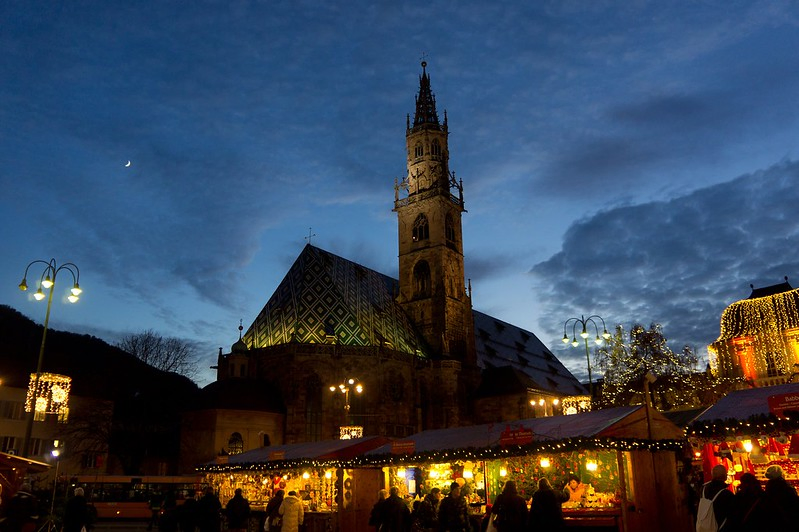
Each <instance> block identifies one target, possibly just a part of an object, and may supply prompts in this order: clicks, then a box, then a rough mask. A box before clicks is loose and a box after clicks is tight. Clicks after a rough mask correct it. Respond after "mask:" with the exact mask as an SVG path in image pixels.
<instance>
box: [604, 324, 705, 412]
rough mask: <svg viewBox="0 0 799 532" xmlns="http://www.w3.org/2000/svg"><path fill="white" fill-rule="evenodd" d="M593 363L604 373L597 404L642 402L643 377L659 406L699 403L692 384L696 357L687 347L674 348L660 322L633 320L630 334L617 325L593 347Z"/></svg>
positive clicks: (695, 374) (654, 401) (669, 406)
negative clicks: (650, 380) (650, 379)
mask: <svg viewBox="0 0 799 532" xmlns="http://www.w3.org/2000/svg"><path fill="white" fill-rule="evenodd" d="M595 365H596V367H598V368H599V369H600V371H601V372H602V373H603V374H604V382H603V387H602V392H601V396H600V400H599V402H600V405H601V406H604V407H609V406H622V405H631V404H640V403H643V402H644V377H645V375H646V374H647V373H650V374H652V375H653V376H655V377H656V379H657V380H656V381H655V382H654V383H653V384H652V385H651V387H650V389H651V392H652V400H653V404H654V405H655V406H656V407H657V408H658V409H660V410H670V409H672V408H676V407H681V406H698V404H700V399H699V398H698V396H697V393H696V390H695V385H696V382H695V381H696V379H697V377H698V374H697V371H696V365H697V358H696V355H694V353H693V351H692V350H691V348H690V347H688V346H685V347H684V348H683V349H682V350H681V351H679V352H674V351H673V350H672V349H671V348H670V347H669V346H668V343H667V340H666V337H665V336H664V335H663V331H662V327H661V326H660V324H656V323H653V324H651V325H650V326H649V328H648V329H647V328H645V327H643V326H642V325H640V324H635V325H633V326H632V328H631V329H630V332H629V335H627V334H626V333H625V331H624V327H623V326H621V325H617V326H616V329H615V331H614V334H613V336H611V338H610V339H609V340H608V341H607V342H606V343H605V345H604V346H603V347H601V348H599V349H597V351H596V362H595Z"/></svg>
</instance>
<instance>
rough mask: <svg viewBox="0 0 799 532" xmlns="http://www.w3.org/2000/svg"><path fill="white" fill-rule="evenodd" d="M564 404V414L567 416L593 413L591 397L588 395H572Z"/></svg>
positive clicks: (565, 398)
mask: <svg viewBox="0 0 799 532" xmlns="http://www.w3.org/2000/svg"><path fill="white" fill-rule="evenodd" d="M562 402H563V413H564V414H565V415H567V416H569V415H573V414H579V413H581V412H590V411H591V397H590V396H588V395H570V396H568V397H564V398H563V401H562Z"/></svg>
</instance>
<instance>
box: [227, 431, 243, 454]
mask: <svg viewBox="0 0 799 532" xmlns="http://www.w3.org/2000/svg"><path fill="white" fill-rule="evenodd" d="M227 452H228V454H241V453H243V452H244V438H242V437H241V434H239V433H238V432H234V433H233V434H231V435H230V438H229V439H228V441H227Z"/></svg>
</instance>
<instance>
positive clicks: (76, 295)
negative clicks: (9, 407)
mask: <svg viewBox="0 0 799 532" xmlns="http://www.w3.org/2000/svg"><path fill="white" fill-rule="evenodd" d="M35 265H43V269H42V273H41V275H40V276H39V287H38V289H37V290H36V292H35V293H34V294H33V298H34V299H36V300H37V301H41V300H42V299H44V298H45V297H47V312H46V313H45V316H44V329H43V331H42V343H41V345H40V346H39V360H38V362H37V363H36V376H35V378H34V382H33V392H32V395H31V400H30V403H28V404H26V407H27V406H29V407H30V409H29V410H28V417H27V419H26V423H25V439H24V440H23V442H22V453H21V454H22V456H23V457H25V458H27V457H28V454H29V452H30V441H31V433H32V432H33V420H34V417H35V416H36V400H37V393H38V391H39V379H40V377H41V374H42V361H43V360H44V345H45V341H46V340H47V326H48V324H49V323H50V308H51V306H52V304H53V289H54V288H55V284H56V278H57V277H58V274H59V273H61V272H63V271H67V272H69V273H70V275H71V276H72V288H70V290H69V295H68V296H67V300H68V301H69V302H70V303H77V301H78V299H80V294H81V293H82V292H83V290H81V288H80V270H79V269H78V267H77V266H76V265H75V264H73V263H71V262H66V263H64V264H61V265H60V266H59V265H58V263H57V262H56V260H55V259H50V261H49V262H48V261H45V260H34V261H32V262H30V263H29V264H28V266H27V267H26V268H25V274H24V275H23V276H22V282H20V283H19V289H20V290H22V291H23V292H24V291H26V290H27V289H28V271H29V270H30V268H31V266H35ZM42 288H44V289H45V290H48V291H49V292H48V294H47V295H46V296H45V293H44V291H42Z"/></svg>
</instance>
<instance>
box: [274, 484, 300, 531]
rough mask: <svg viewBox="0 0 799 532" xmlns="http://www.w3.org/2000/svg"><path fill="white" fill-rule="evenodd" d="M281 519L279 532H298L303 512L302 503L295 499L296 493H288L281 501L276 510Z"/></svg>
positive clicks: (297, 498)
mask: <svg viewBox="0 0 799 532" xmlns="http://www.w3.org/2000/svg"><path fill="white" fill-rule="evenodd" d="M278 512H279V513H280V516H281V517H282V525H281V528H280V531H281V532H298V531H299V529H300V525H302V522H303V518H304V517H305V512H303V510H302V501H301V500H300V499H299V497H297V492H296V491H290V492H289V494H288V495H286V497H285V498H284V499H283V502H282V503H281V504H280V509H279V510H278Z"/></svg>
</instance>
